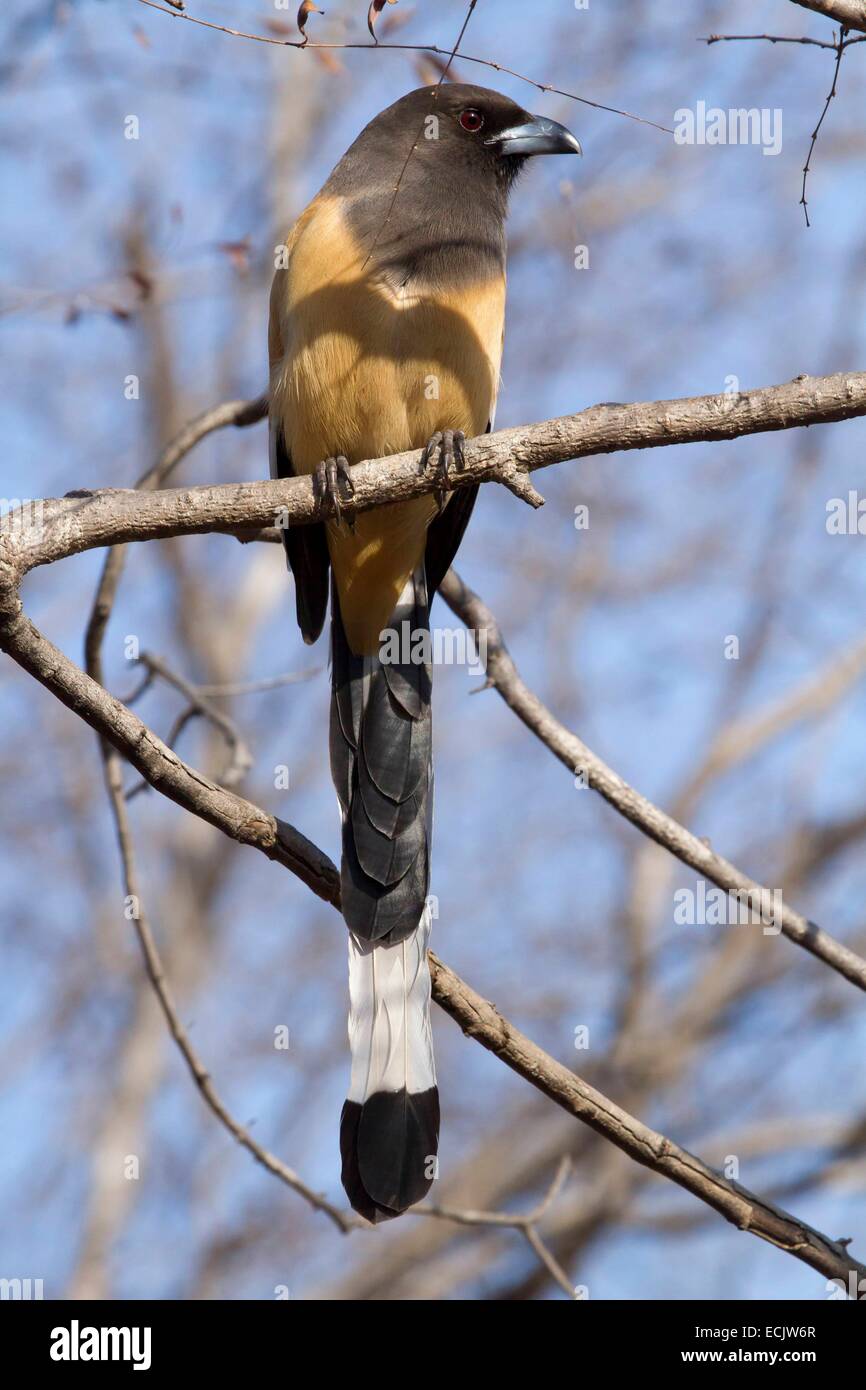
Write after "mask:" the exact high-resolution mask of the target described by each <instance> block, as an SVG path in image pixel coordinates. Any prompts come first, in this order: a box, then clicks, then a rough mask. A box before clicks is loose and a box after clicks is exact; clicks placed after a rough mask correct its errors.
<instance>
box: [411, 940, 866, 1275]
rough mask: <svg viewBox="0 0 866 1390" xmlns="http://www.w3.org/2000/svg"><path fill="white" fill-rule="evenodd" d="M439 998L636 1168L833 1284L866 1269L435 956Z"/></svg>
mask: <svg viewBox="0 0 866 1390" xmlns="http://www.w3.org/2000/svg"><path fill="white" fill-rule="evenodd" d="M430 970H431V974H432V976H433V998H434V999H435V1000H436V1002H437V1003H438V1004H440V1005H441V1006H442V1008H443V1009H445V1011H446V1012H447V1013H449V1014H450V1015H451V1017H452V1018H453V1019H454V1020H455V1021H456V1022H457V1023H459V1025H460V1027H461V1029H462V1030H463V1032H464V1033H465V1034H466V1036H467V1037H469V1038H474V1039H475V1041H476V1042H479V1043H481V1046H482V1047H486V1048H487V1050H488V1052H492V1053H494V1054H495V1055H496V1056H497V1057H498V1058H499V1059H500V1061H502V1062H504V1063H505V1065H506V1066H508V1067H510V1068H511V1070H512V1071H516V1072H517V1074H518V1076H522V1077H523V1079H524V1080H525V1081H528V1082H530V1084H531V1085H533V1086H535V1088H536V1089H537V1090H539V1091H541V1093H542V1094H543V1095H545V1096H547V1097H548V1099H549V1100H553V1101H555V1102H556V1104H557V1105H559V1106H561V1107H562V1109H563V1110H566V1111H568V1113H569V1114H570V1115H573V1116H574V1118H575V1119H577V1120H580V1121H581V1123H582V1124H585V1125H589V1127H590V1129H594V1130H595V1131H596V1133H597V1134H601V1135H603V1137H604V1138H605V1139H608V1140H609V1141H610V1142H611V1143H612V1144H615V1145H616V1147H617V1148H619V1149H622V1150H623V1152H624V1153H627V1154H628V1155H629V1157H630V1158H632V1159H634V1161H635V1162H636V1163H640V1164H643V1166H644V1167H646V1168H651V1169H652V1170H653V1171H654V1172H656V1173H659V1174H661V1175H662V1176H663V1177H666V1178H669V1179H670V1181H671V1182H675V1183H677V1184H678V1185H679V1186H680V1187H684V1188H685V1189H686V1191H688V1192H691V1193H692V1195H693V1196H694V1197H698V1198H699V1199H700V1201H702V1202H706V1203H707V1205H708V1206H711V1207H714V1208H715V1210H716V1211H718V1212H720V1213H721V1215H722V1216H724V1217H725V1219H726V1220H727V1221H730V1222H731V1223H732V1224H733V1225H734V1226H736V1227H737V1229H738V1230H740V1231H748V1232H749V1233H750V1234H751V1235H754V1236H758V1237H759V1239H761V1240H766V1241H768V1242H769V1243H770V1244H771V1245H775V1246H777V1247H778V1248H779V1249H780V1250H784V1251H786V1252H787V1253H788V1254H789V1255H793V1256H794V1257H795V1258H796V1259H798V1260H802V1261H803V1262H804V1263H805V1264H808V1265H811V1266H812V1268H813V1269H817V1270H818V1271H819V1272H820V1273H821V1274H824V1275H826V1277H827V1278H828V1279H841V1280H842V1281H843V1283H845V1286H846V1288H847V1287H848V1281H849V1276H850V1275H851V1274H852V1273H853V1274H854V1275H855V1277H856V1278H857V1279H858V1280H859V1279H860V1278H862V1277H863V1275H864V1274H866V1266H863V1265H861V1264H859V1263H858V1262H857V1261H856V1260H854V1259H853V1258H852V1256H851V1255H849V1254H848V1250H847V1246H846V1244H844V1243H842V1242H841V1241H834V1240H828V1239H827V1237H826V1236H824V1235H822V1234H821V1233H820V1231H816V1230H814V1229H813V1228H812V1227H811V1226H807V1225H806V1224H805V1223H804V1222H801V1221H798V1220H797V1218H796V1217H794V1216H791V1215H790V1214H789V1213H788V1212H786V1211H783V1210H782V1209H781V1208H780V1207H776V1206H774V1205H772V1204H771V1203H770V1202H765V1201H763V1200H762V1199H761V1198H760V1197H756V1196H755V1194H754V1193H753V1192H750V1191H749V1190H748V1189H747V1188H745V1187H742V1186H741V1185H740V1184H739V1183H735V1182H732V1181H730V1180H729V1179H728V1178H724V1177H722V1176H721V1174H720V1173H716V1172H714V1170H713V1169H712V1168H708V1167H707V1165H706V1164H705V1163H704V1162H703V1161H702V1160H701V1159H699V1158H697V1157H696V1156H695V1155H694V1154H691V1153H689V1152H688V1150H687V1149H682V1148H680V1146H679V1145H678V1144H675V1143H674V1142H673V1141H672V1140H670V1139H667V1138H665V1136H664V1135H662V1134H658V1133H657V1132H656V1131H655V1130H652V1129H650V1128H649V1127H648V1126H647V1125H644V1124H642V1123H641V1121H640V1120H637V1119H635V1117H634V1116H633V1115H629V1114H628V1112H627V1111H625V1110H622V1109H620V1107H619V1106H618V1105H616V1104H615V1103H614V1102H613V1101H611V1100H608V1098H607V1096H604V1095H602V1093H601V1092H600V1091H596V1090H595V1088H594V1087H592V1086H589V1085H588V1084H587V1083H586V1082H585V1081H582V1080H581V1079H580V1077H579V1076H576V1075H575V1073H574V1072H572V1071H569V1069H568V1068H567V1067H564V1066H563V1065H562V1063H561V1062H557V1061H556V1060H555V1058H553V1057H551V1056H549V1055H548V1053H546V1052H544V1051H543V1050H542V1049H541V1048H540V1047H538V1046H537V1045H536V1044H535V1043H534V1042H532V1041H531V1040H530V1039H529V1038H527V1037H525V1036H524V1034H523V1033H521V1032H519V1031H518V1030H517V1029H516V1028H515V1027H514V1026H513V1025H512V1024H511V1023H509V1022H508V1020H507V1019H505V1018H503V1017H502V1015H501V1014H500V1013H499V1012H498V1010H497V1009H495V1008H494V1006H493V1005H492V1004H491V1003H489V1002H488V1000H486V999H482V998H481V996H480V995H479V994H476V993H475V991H474V990H473V989H471V988H470V986H469V985H467V984H465V983H464V981H463V980H461V979H460V978H459V977H458V976H457V975H455V974H454V972H453V971H452V970H450V969H449V968H448V966H447V965H444V964H443V963H442V961H440V960H439V959H438V957H437V956H434V955H433V954H432V952H431V954H430Z"/></svg>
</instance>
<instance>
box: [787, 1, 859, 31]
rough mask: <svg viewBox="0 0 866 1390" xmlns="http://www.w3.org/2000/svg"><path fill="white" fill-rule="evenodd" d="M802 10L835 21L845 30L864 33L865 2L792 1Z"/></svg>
mask: <svg viewBox="0 0 866 1390" xmlns="http://www.w3.org/2000/svg"><path fill="white" fill-rule="evenodd" d="M792 3H793V4H795V5H799V6H800V8H801V9H803V10H812V11H813V13H814V14H822V15H824V17H825V19H835V21H836V23H837V24H841V25H843V27H844V28H846V29H861V30H862V31H863V32H864V33H866V0H792Z"/></svg>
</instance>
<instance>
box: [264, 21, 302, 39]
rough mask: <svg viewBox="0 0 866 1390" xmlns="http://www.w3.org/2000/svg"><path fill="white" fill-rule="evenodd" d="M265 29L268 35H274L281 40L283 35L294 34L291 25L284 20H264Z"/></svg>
mask: <svg viewBox="0 0 866 1390" xmlns="http://www.w3.org/2000/svg"><path fill="white" fill-rule="evenodd" d="M265 28H266V29H267V31H268V33H269V34H276V35H277V37H278V38H281V37H282V36H283V35H284V34H293V33H294V32H295V31H294V29H293V28H292V26H291V24H289V23H287V21H286V20H285V19H266V20H265Z"/></svg>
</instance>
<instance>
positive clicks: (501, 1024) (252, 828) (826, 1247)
mask: <svg viewBox="0 0 866 1390" xmlns="http://www.w3.org/2000/svg"><path fill="white" fill-rule="evenodd" d="M2 640H3V645H4V646H5V648H6V650H7V651H9V653H10V655H12V656H14V658H15V660H16V661H18V662H19V664H20V665H21V666H23V667H24V669H25V670H28V671H30V673H31V674H32V675H33V676H35V677H36V679H37V680H39V681H41V683H42V684H43V685H45V686H46V688H47V689H49V690H51V691H52V692H53V693H54V694H55V695H57V697H58V698H59V699H60V700H62V701H63V703H64V704H66V705H67V706H68V707H69V708H70V709H72V710H73V711H74V712H75V713H76V714H78V715H79V716H80V717H81V718H82V719H84V720H85V721H86V722H87V723H88V724H90V725H91V726H92V727H93V728H94V729H96V731H97V732H98V733H99V734H101V735H102V736H103V738H105V739H107V740H108V741H109V742H110V743H111V744H112V745H113V746H114V747H115V748H117V749H118V751H119V752H120V753H122V755H123V756H124V757H125V758H127V759H128V761H129V762H131V763H132V764H133V765H134V766H135V767H137V768H138V769H139V771H140V772H141V773H142V775H143V776H145V777H146V778H147V779H148V781H150V782H151V783H152V785H153V786H154V787H156V789H157V790H158V791H162V792H163V793H164V794H165V795H166V796H168V797H170V798H171V800H173V801H176V802H177V803H178V804H179V805H181V806H184V807H185V808H186V809H187V810H189V811H191V812H192V813H193V814H195V815H198V816H200V817H201V818H202V819H203V820H206V821H208V822H209V823H210V824H211V825H215V826H217V827H218V828H219V829H220V830H223V831H224V832H225V833H226V834H227V835H229V836H231V838H232V839H235V840H238V841H239V842H240V843H242V844H249V845H254V846H255V847H256V848H257V849H259V850H261V851H262V853H264V854H266V855H267V857H268V858H269V859H275V860H277V861H278V862H280V863H282V864H283V865H284V866H285V867H286V868H289V869H291V870H292V872H293V873H295V874H297V875H298V877H300V878H301V879H302V880H303V881H304V882H305V883H306V884H307V885H308V886H309V887H311V888H312V889H313V891H314V892H316V893H317V894H318V895H319V896H320V897H322V898H324V899H325V900H326V901H328V902H331V903H332V904H333V905H334V907H336V908H338V909H339V904H340V883H339V875H338V873H337V870H336V868H335V867H334V865H333V864H332V863H331V861H330V860H329V859H328V857H327V855H325V854H323V853H322V851H321V850H319V849H317V847H316V846H315V845H313V844H311V842H310V841H309V840H306V839H305V838H304V836H302V835H301V834H300V833H299V832H298V831H296V830H295V829H294V828H293V827H292V826H287V825H285V824H284V823H282V822H280V821H277V820H276V819H275V818H274V817H273V816H270V815H268V814H267V812H265V811H263V810H261V809H260V808H259V807H257V806H254V805H253V804H252V803H251V802H248V801H244V800H243V799H242V798H241V797H238V796H236V795H235V794H234V793H232V792H229V791H226V790H224V789H223V788H221V787H219V786H217V785H216V784H215V783H214V782H211V781H210V780H209V779H208V778H206V777H204V776H203V775H202V774H201V773H199V772H196V771H195V770H194V769H193V768H190V767H188V766H187V765H186V764H185V763H184V762H183V761H182V760H181V759H180V758H178V757H177V755H176V754H175V753H174V752H173V751H172V750H171V749H170V748H168V747H166V745H165V744H164V743H162V741H161V740H160V739H159V738H157V736H156V735H155V734H154V733H153V732H152V731H151V730H150V729H148V728H147V727H146V726H145V725H144V724H142V722H141V720H140V719H138V718H137V717H136V716H135V715H134V714H133V713H132V711H131V710H128V709H127V708H126V707H125V706H124V705H122V704H121V703H120V701H119V700H116V699H115V698H114V697H113V696H112V695H110V694H109V693H108V691H106V690H104V689H103V688H102V686H100V685H98V684H97V683H96V682H95V681H94V680H92V679H91V678H90V677H89V676H87V675H85V673H84V672H83V671H81V670H80V669H79V668H78V667H77V666H76V665H75V663H74V662H72V661H70V660H69V658H68V657H66V656H64V655H63V653H62V652H60V651H59V650H58V649H57V648H56V647H55V646H53V644H52V643H51V642H49V641H48V640H47V638H45V637H43V635H42V634H41V633H40V632H39V631H38V629H37V628H35V627H34V625H33V624H32V623H31V622H30V621H29V619H27V618H26V617H25V616H24V615H23V613H20V612H19V613H18V614H17V616H16V617H15V618H13V619H12V620H11V621H9V620H7V621H6V623H5V625H4V627H3V630H2ZM124 810H125V807H124ZM430 960H431V973H432V978H433V997H434V999H436V1001H437V1003H439V1004H440V1005H441V1007H442V1008H443V1009H444V1010H445V1011H446V1013H449V1014H450V1015H451V1016H452V1018H454V1019H455V1020H456V1021H457V1022H458V1023H459V1024H460V1027H461V1028H462V1029H463V1031H464V1032H465V1033H467V1035H468V1036H470V1037H474V1038H476V1039H477V1041H479V1042H480V1043H481V1044H482V1045H483V1046H484V1047H486V1048H488V1050H490V1051H492V1052H494V1053H495V1054H496V1055H497V1056H498V1057H500V1058H501V1059H502V1061H504V1062H505V1063H506V1064H507V1065H508V1066H510V1067H511V1068H512V1070H514V1071H516V1072H518V1073H519V1074H520V1075H521V1076H524V1077H525V1079H526V1080H527V1081H531V1082H532V1084H533V1085H534V1086H536V1087H537V1088H538V1089H539V1090H541V1091H543V1092H544V1094H545V1095H548V1096H549V1098H550V1099H552V1100H555V1101H556V1102H557V1104H559V1105H561V1106H563V1108H564V1109H566V1110H568V1111H569V1113H571V1114H572V1115H574V1116H575V1118H577V1119H579V1120H581V1121H582V1122H583V1123H585V1124H588V1125H590V1127H591V1128H593V1129H594V1130H596V1131H597V1132H598V1133H600V1134H603V1135H604V1136H605V1137H606V1138H608V1139H609V1140H610V1141H611V1142H612V1143H614V1144H616V1145H617V1146H618V1147H619V1148H622V1149H623V1150H624V1151H625V1152H626V1153H628V1154H629V1155H630V1157H632V1158H634V1159H635V1160H636V1161H637V1162H639V1163H642V1164H644V1166H646V1167H649V1168H652V1169H653V1170H654V1171H655V1172H657V1173H659V1174H661V1176H663V1177H667V1178H669V1179H671V1180H672V1181H674V1182H677V1183H679V1185H680V1186H681V1187H684V1188H686V1189H687V1190H688V1191H690V1192H691V1193H692V1194H693V1195H694V1196H695V1197H698V1198H699V1199H700V1200H701V1201H702V1202H706V1203H708V1204H709V1205H710V1206H712V1207H714V1208H715V1209H716V1210H717V1211H719V1212H721V1213H722V1215H723V1216H725V1217H726V1218H727V1219H728V1220H729V1221H732V1222H734V1224H735V1225H737V1226H738V1227H739V1228H740V1229H741V1230H746V1231H749V1232H750V1233H751V1234H752V1235H756V1236H758V1237H760V1238H761V1239H762V1240H767V1241H770V1243H771V1244H774V1245H777V1246H779V1248H780V1249H782V1250H785V1251H786V1252H787V1253H788V1254H791V1255H793V1256H794V1257H795V1258H797V1259H799V1260H803V1261H804V1262H805V1263H806V1264H809V1265H811V1266H812V1267H813V1268H814V1269H817V1270H819V1271H820V1272H821V1273H823V1274H826V1275H827V1276H828V1278H835V1279H841V1280H842V1281H843V1282H844V1281H847V1279H848V1278H849V1276H850V1275H852V1274H853V1275H854V1276H855V1277H856V1278H860V1277H866V1267H864V1266H862V1265H860V1264H858V1262H857V1261H856V1260H854V1259H852V1257H851V1256H850V1255H848V1253H847V1250H846V1248H845V1247H844V1246H843V1245H841V1244H839V1243H838V1242H834V1241H831V1240H829V1239H828V1238H827V1237H825V1236H822V1235H820V1233H818V1232H816V1231H813V1230H812V1228H811V1227H808V1226H805V1225H804V1224H803V1223H801V1222H799V1221H798V1220H797V1219H796V1218H795V1217H793V1216H790V1215H789V1214H788V1213H786V1212H783V1211H781V1210H780V1209H777V1208H775V1207H771V1206H770V1205H769V1204H768V1203H765V1202H762V1201H761V1199H760V1198H758V1197H756V1196H754V1195H753V1194H752V1193H750V1192H749V1191H748V1190H747V1189H746V1188H743V1187H740V1186H739V1184H735V1183H732V1182H730V1181H728V1180H727V1179H726V1178H723V1177H722V1176H721V1175H720V1174H718V1173H715V1172H713V1171H712V1170H711V1169H710V1168H708V1167H706V1165H705V1164H704V1163H702V1162H701V1160H700V1159H698V1158H695V1157H694V1156H693V1155H691V1154H689V1153H687V1152H686V1151H685V1150H683V1149H680V1148H679V1146H678V1145H676V1144H674V1143H672V1141H670V1140H668V1139H665V1138H664V1137H663V1136H662V1135H659V1134H656V1133H655V1132H654V1131H652V1130H650V1129H648V1128H647V1127H646V1126H645V1125H643V1124H642V1123H641V1122H640V1121H639V1120H636V1119H634V1118H633V1117H632V1116H630V1115H628V1114H627V1112H625V1111H623V1110H621V1109H620V1108H619V1106H617V1105H615V1104H614V1102H612V1101H609V1100H608V1099H607V1098H606V1097H605V1096H603V1095H601V1093H600V1092H598V1091H595V1090H594V1089H593V1088H592V1087H590V1086H588V1085H587V1084H586V1083H585V1082H583V1081H581V1080H580V1079H579V1078H578V1077H576V1076H575V1075H574V1073H573V1072H570V1071H568V1070H567V1068H565V1067H563V1066H562V1065H561V1064H560V1063H559V1062H557V1061H555V1059H554V1058H552V1057H549V1056H548V1055H547V1054H546V1053H544V1052H543V1051H542V1050H541V1049H540V1048H538V1047H536V1045H535V1044H534V1043H532V1042H530V1041H529V1039H527V1038H525V1037H524V1036H523V1035H522V1034H521V1033H519V1032H518V1031H517V1030H516V1029H514V1028H512V1026H511V1025H510V1024H509V1023H508V1022H507V1020H505V1019H504V1018H502V1017H501V1015H500V1014H498V1013H497V1011H496V1010H495V1009H494V1008H493V1006H492V1005H491V1004H489V1003H488V1002H487V1001H486V1000H484V999H482V998H481V997H480V996H479V995H477V994H476V993H475V992H474V991H473V990H472V989H471V988H470V987H469V986H468V985H466V984H464V982H463V981H462V980H460V979H459V977H458V976H457V975H455V974H454V973H453V971H451V970H449V969H448V967H447V966H445V965H444V964H443V963H442V962H441V961H440V960H438V959H437V958H436V957H435V956H432V955H431V957H430ZM236 1137H238V1138H240V1140H241V1142H245V1141H244V1139H243V1138H241V1136H240V1135H238V1136H236ZM247 1147H250V1145H249V1144H248V1145H247ZM257 1156H258V1155H257ZM260 1161H261V1160H260ZM276 1162H279V1160H276ZM293 1176H294V1175H293ZM298 1181H299V1180H298ZM313 1195H315V1194H313ZM329 1214H330V1213H329Z"/></svg>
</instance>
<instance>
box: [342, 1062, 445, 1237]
mask: <svg viewBox="0 0 866 1390" xmlns="http://www.w3.org/2000/svg"><path fill="white" fill-rule="evenodd" d="M438 1147H439V1091H438V1088H437V1087H436V1086H431V1087H430V1089H429V1090H427V1091H416V1092H411V1091H406V1090H401V1091H377V1092H376V1093H375V1094H374V1095H372V1096H370V1097H369V1098H368V1099H367V1100H366V1101H364V1103H363V1105H362V1104H359V1102H358V1101H355V1100H347V1101H346V1102H345V1104H344V1106H343V1113H342V1115H341V1116H340V1155H341V1157H342V1160H343V1169H342V1174H341V1177H342V1181H343V1188H344V1190H345V1193H346V1196H347V1197H348V1199H349V1201H350V1202H351V1204H352V1207H353V1208H354V1210H355V1211H356V1212H358V1214H359V1215H360V1216H363V1217H365V1218H366V1219H367V1220H368V1221H371V1222H373V1224H374V1225H377V1224H378V1223H379V1222H381V1221H390V1220H392V1219H393V1218H394V1217H395V1216H400V1215H401V1213H402V1212H404V1211H407V1210H408V1208H409V1207H412V1206H414V1205H415V1203H416V1202H420V1201H421V1200H422V1199H423V1198H424V1197H426V1196H427V1193H428V1192H429V1191H430V1188H431V1186H432V1184H433V1181H434V1179H435V1178H436V1177H437V1174H438V1158H437V1152H438Z"/></svg>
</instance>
